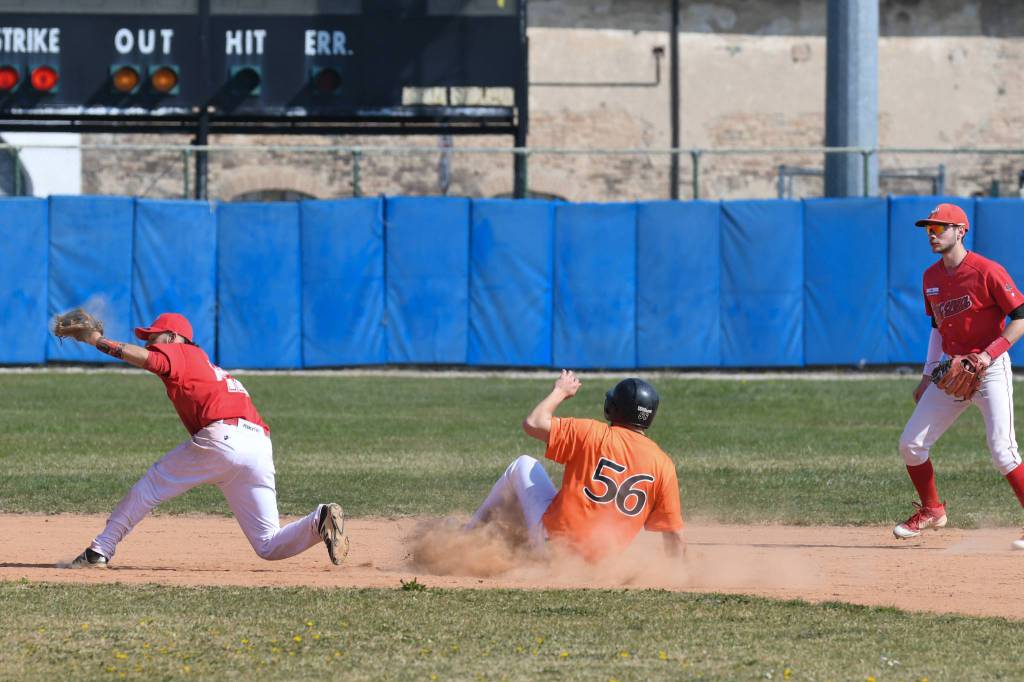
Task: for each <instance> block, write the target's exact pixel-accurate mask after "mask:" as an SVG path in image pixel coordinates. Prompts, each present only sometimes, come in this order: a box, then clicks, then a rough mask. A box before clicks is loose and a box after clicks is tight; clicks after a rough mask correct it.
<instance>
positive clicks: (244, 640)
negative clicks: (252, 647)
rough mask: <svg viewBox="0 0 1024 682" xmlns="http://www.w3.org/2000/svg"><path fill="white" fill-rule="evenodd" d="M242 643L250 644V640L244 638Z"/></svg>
mask: <svg viewBox="0 0 1024 682" xmlns="http://www.w3.org/2000/svg"><path fill="white" fill-rule="evenodd" d="M241 643H242V644H248V643H249V640H247V639H243V640H242V642H241Z"/></svg>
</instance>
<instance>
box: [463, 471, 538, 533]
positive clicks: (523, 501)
mask: <svg viewBox="0 0 1024 682" xmlns="http://www.w3.org/2000/svg"><path fill="white" fill-rule="evenodd" d="M557 493H558V491H557V490H555V486H554V484H553V483H552V482H551V478H549V477H548V472H546V471H544V467H543V466H541V463H540V462H538V461H537V460H536V459H534V458H533V457H530V456H529V455H520V456H519V457H518V458H517V459H516V460H515V461H514V462H512V463H511V464H509V465H508V468H507V469H505V473H503V474H502V475H501V478H499V479H498V482H497V483H495V484H494V487H492V488H491V492H490V493H489V494H488V495H487V498H486V499H485V500H484V502H483V504H481V505H480V508H479V509H477V510H476V513H475V514H473V518H472V519H470V521H469V523H467V524H466V527H467V528H474V527H476V526H477V525H478V524H479V523H480V522H481V521H483V520H484V519H485V518H486V517H487V515H488V514H489V513H490V512H491V510H492V509H494V508H495V507H499V506H501V505H503V504H506V503H507V502H509V501H511V502H514V503H515V505H516V506H517V507H518V508H519V509H520V510H521V511H522V513H523V521H525V523H526V531H527V533H528V535H529V538H530V544H531V545H533V546H534V547H540V546H542V545H543V544H544V541H545V540H546V539H547V533H546V532H545V530H544V524H543V523H541V518H542V517H543V516H544V512H545V511H547V508H548V506H549V505H550V504H551V500H553V499H555V495H556V494H557Z"/></svg>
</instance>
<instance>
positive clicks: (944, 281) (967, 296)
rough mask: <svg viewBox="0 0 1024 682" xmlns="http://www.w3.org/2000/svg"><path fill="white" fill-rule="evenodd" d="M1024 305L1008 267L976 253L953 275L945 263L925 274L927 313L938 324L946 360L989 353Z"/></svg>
mask: <svg viewBox="0 0 1024 682" xmlns="http://www.w3.org/2000/svg"><path fill="white" fill-rule="evenodd" d="M1021 305H1024V296H1021V293H1020V291H1018V290H1017V286H1016V285H1015V284H1014V283H1013V279H1012V278H1011V277H1010V275H1009V274H1008V273H1007V272H1006V270H1005V269H1004V268H1003V266H1002V265H1000V264H999V263H996V262H995V261H993V260H989V259H988V258H985V257H983V256H979V255H978V254H976V253H974V252H973V251H968V252H967V255H966V256H965V257H964V259H963V260H962V261H960V265H958V266H957V268H956V270H955V271H954V272H953V273H949V272H946V268H945V266H943V264H942V260H941V259H940V260H939V261H938V262H937V263H935V264H934V265H932V266H931V267H930V268H928V269H927V270H925V271H924V309H925V312H926V313H927V314H928V315H931V316H932V317H933V318H934V319H935V325H936V327H937V328H938V330H939V334H941V335H942V352H944V353H945V354H946V355H966V354H968V353H980V352H981V351H983V350H985V347H986V346H988V344H990V343H992V342H993V341H995V340H996V338H998V337H999V335H1000V334H1002V333H1003V329H1004V328H1005V327H1006V316H1007V315H1009V314H1010V312H1011V311H1012V310H1014V309H1015V308H1018V307H1020V306H1021Z"/></svg>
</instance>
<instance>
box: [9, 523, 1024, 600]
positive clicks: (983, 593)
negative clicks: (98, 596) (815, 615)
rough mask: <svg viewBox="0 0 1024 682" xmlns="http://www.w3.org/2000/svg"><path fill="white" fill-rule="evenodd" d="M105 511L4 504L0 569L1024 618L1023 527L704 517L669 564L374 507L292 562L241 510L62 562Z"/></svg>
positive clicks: (145, 530) (131, 579) (132, 579)
mask: <svg viewBox="0 0 1024 682" xmlns="http://www.w3.org/2000/svg"><path fill="white" fill-rule="evenodd" d="M104 521H105V518H104V517H101V516H72V515H55V516H43V515H21V514H0V533H2V537H3V538H4V550H5V551H4V561H3V562H0V580H7V581H11V580H21V579H22V578H24V579H27V580H29V581H33V582H79V583H102V582H119V583H160V584H165V585H278V586H280V585H290V586H310V587H398V586H399V584H400V582H399V581H400V580H403V579H405V580H408V579H411V578H413V577H415V578H417V580H418V581H419V582H420V583H423V584H425V585H427V586H429V587H469V588H482V589H488V588H499V587H500V588H525V589H531V588H532V589H536V588H574V587H631V588H664V589H669V590H679V591H691V592H726V593H743V594H754V595H762V596H766V597H773V598H785V599H789V598H799V599H806V600H808V601H812V602H820V601H842V602H850V603H855V604H869V605H879V606H895V607H898V608H901V609H907V610H911V611H932V612H943V613H962V614H972V615H985V616H1004V617H1008V618H1017V619H1020V618H1024V610H1022V609H1021V605H1020V602H1019V600H1017V599H1016V594H1017V593H1018V592H1019V589H1020V584H1021V582H1022V580H1024V552H1012V551H1010V550H1009V543H1010V541H1011V540H1013V539H1015V538H1016V532H1015V531H1014V529H1008V528H1000V529H982V530H970V531H965V530H958V529H945V530H943V531H941V532H929V533H927V534H926V535H925V536H923V537H922V538H920V539H917V540H911V541H903V542H897V541H896V540H894V539H893V538H892V536H891V534H890V532H889V528H877V527H873V528H846V527H843V528H836V527H792V526H738V525H720V524H709V523H696V522H694V523H691V525H690V526H689V528H688V529H687V537H688V540H689V554H688V557H687V562H686V564H685V565H684V566H678V565H672V564H669V563H668V562H667V560H666V559H664V558H663V557H662V552H661V547H660V540H659V538H658V537H655V536H650V535H647V534H642V535H641V538H640V539H639V540H638V541H637V542H636V543H635V545H634V547H633V548H631V550H630V552H629V553H628V554H627V555H626V556H624V557H622V558H620V559H619V560H617V561H615V562H610V563H608V564H605V565H602V566H599V567H593V566H587V565H584V564H577V563H574V562H556V563H555V564H554V565H552V563H550V562H547V563H545V562H541V561H537V560H532V561H530V560H523V559H521V558H518V557H515V556H511V555H508V554H506V555H504V556H499V554H500V552H499V551H498V550H495V548H494V547H486V546H485V545H486V543H481V542H473V543H471V545H467V544H464V545H463V546H461V547H460V546H457V545H452V546H449V547H444V546H440V550H441V551H435V552H434V557H433V558H430V557H429V556H428V559H427V561H428V563H430V565H429V566H427V565H423V564H422V563H420V564H416V563H415V562H414V557H413V553H414V548H417V546H418V549H419V550H421V551H420V552H417V554H416V556H418V557H419V556H421V555H422V550H423V544H424V543H423V538H424V537H425V536H426V537H429V538H430V540H429V542H427V543H426V544H427V545H428V548H429V547H430V546H433V548H434V549H435V550H437V549H439V546H438V544H437V543H444V542H450V541H451V538H452V537H454V534H452V533H450V532H448V531H444V532H441V533H440V534H439V533H438V529H439V528H442V529H443V528H448V527H449V526H447V525H445V524H444V523H443V522H441V521H439V520H437V519H415V518H400V519H379V518H362V519H351V520H349V525H348V531H349V534H350V536H351V538H352V550H351V553H350V555H349V558H348V560H347V561H346V563H345V565H343V566H341V567H334V566H332V565H331V564H330V563H329V562H328V560H327V555H326V552H325V551H324V550H323V549H322V548H321V547H315V548H313V549H311V550H310V551H308V552H306V553H305V554H302V555H300V556H298V557H294V558H292V559H288V560H285V561H278V562H270V561H263V560H261V559H259V558H258V557H257V556H256V555H255V553H254V552H253V551H252V549H251V548H250V547H249V545H248V543H247V542H246V540H245V538H244V536H243V535H242V533H241V531H240V530H239V528H238V526H237V525H236V524H235V522H234V520H233V519H231V518H223V517H208V516H201V517H181V516H173V517H172V516H157V517H153V518H149V519H146V520H145V521H143V522H142V523H141V524H139V527H138V528H136V530H135V531H134V532H133V533H132V534H131V535H130V536H129V537H128V538H127V539H126V540H125V541H124V543H122V545H121V547H120V548H119V551H118V554H117V557H116V558H115V560H114V562H112V565H111V567H110V568H108V569H106V570H67V569H61V568H57V564H58V562H61V561H68V560H70V559H72V558H73V557H74V556H75V555H76V554H77V553H78V552H79V551H81V549H82V548H83V547H84V546H85V545H86V544H87V543H88V541H89V540H90V539H91V538H92V536H93V535H95V534H96V533H97V532H98V531H99V530H100V529H101V528H102V526H103V523H104ZM428 534H429V535H428ZM444 538H448V540H445V539H444ZM429 554H430V553H429V552H428V555H429ZM438 557H446V558H447V559H446V561H439V559H438ZM439 573H448V574H447V575H439ZM451 573H461V574H462V575H452V574H451ZM466 574H470V575H466Z"/></svg>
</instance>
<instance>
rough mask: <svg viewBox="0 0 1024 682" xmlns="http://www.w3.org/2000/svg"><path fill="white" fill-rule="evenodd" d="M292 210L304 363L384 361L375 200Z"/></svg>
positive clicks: (380, 227)
mask: <svg viewBox="0 0 1024 682" xmlns="http://www.w3.org/2000/svg"><path fill="white" fill-rule="evenodd" d="M300 208H301V216H302V240H301V241H302V348H303V353H302V355H303V360H304V363H305V366H306V367H326V366H338V365H380V364H384V363H386V362H387V345H386V342H385V336H384V326H383V321H384V222H383V210H384V202H383V199H345V200H341V201H303V202H302V203H301V204H300Z"/></svg>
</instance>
